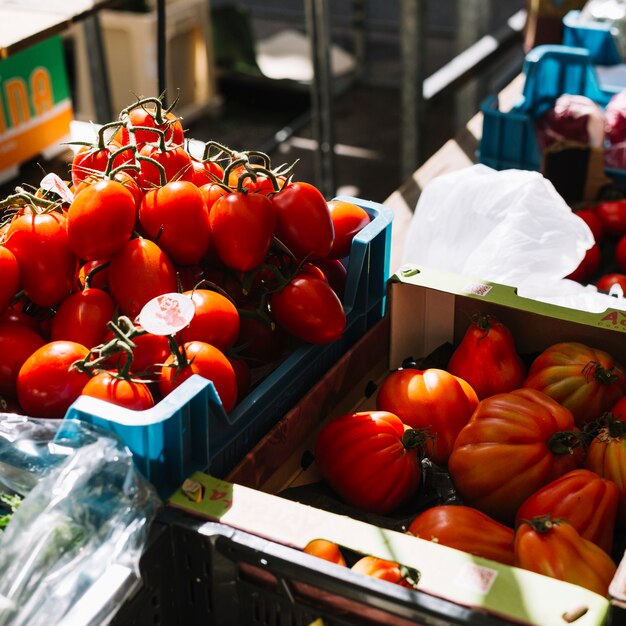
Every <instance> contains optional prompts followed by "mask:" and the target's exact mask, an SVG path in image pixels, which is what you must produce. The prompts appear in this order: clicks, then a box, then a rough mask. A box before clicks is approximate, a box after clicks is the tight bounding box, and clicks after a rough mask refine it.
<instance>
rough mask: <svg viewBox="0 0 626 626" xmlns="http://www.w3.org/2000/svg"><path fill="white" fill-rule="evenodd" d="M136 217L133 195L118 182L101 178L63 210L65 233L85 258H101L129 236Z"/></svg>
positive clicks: (118, 247) (120, 245) (107, 255)
mask: <svg viewBox="0 0 626 626" xmlns="http://www.w3.org/2000/svg"><path fill="white" fill-rule="evenodd" d="M136 219H137V210H136V208H135V198H134V197H133V194H132V193H131V192H130V191H128V189H126V187H125V186H124V185H122V183H119V182H117V181H115V180H103V181H100V182H98V183H94V184H93V185H88V186H86V187H85V188H84V189H83V190H82V191H80V192H79V193H78V194H77V195H76V196H75V198H74V200H73V202H72V204H71V205H70V208H69V210H68V212H67V236H68V241H69V244H70V247H71V248H72V250H73V251H74V254H76V256H77V257H78V258H80V259H83V260H85V261H93V260H95V259H105V258H108V257H110V256H111V255H112V254H115V253H116V252H117V251H118V250H120V248H121V247H122V246H123V245H124V244H125V243H126V242H127V241H128V240H129V239H130V236H131V235H132V233H133V229H134V227H135V222H136Z"/></svg>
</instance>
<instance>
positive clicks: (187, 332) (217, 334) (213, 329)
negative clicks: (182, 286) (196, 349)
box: [180, 289, 239, 352]
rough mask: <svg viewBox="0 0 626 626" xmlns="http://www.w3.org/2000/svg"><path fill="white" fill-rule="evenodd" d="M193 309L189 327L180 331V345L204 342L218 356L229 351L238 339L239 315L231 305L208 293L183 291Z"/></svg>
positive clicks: (223, 298) (209, 291)
mask: <svg viewBox="0 0 626 626" xmlns="http://www.w3.org/2000/svg"><path fill="white" fill-rule="evenodd" d="M184 295H186V296H189V297H190V298H191V299H192V300H193V303H194V306H195V314H194V316H193V318H192V320H191V322H190V323H189V325H188V326H187V327H186V328H184V329H183V330H181V331H180V336H181V339H182V341H183V342H184V343H187V342H189V341H204V342H206V343H210V344H211V345H212V346H215V347H216V348H219V349H220V350H221V351H222V352H225V351H226V350H228V348H230V347H232V345H233V344H234V343H235V340H236V339H237V336H238V335H239V313H238V312H237V308H236V307H235V305H234V304H233V303H232V302H231V301H230V300H229V299H228V298H227V297H226V296H223V295H222V294H221V293H218V292H217V291H211V290H209V289H194V290H192V291H185V292H184Z"/></svg>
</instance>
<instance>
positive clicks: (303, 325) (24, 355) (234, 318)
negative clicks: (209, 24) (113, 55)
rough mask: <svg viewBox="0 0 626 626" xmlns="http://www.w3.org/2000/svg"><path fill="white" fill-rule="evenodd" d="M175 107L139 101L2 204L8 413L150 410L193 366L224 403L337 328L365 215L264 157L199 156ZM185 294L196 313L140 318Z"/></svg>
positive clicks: (0, 380)
mask: <svg viewBox="0 0 626 626" xmlns="http://www.w3.org/2000/svg"><path fill="white" fill-rule="evenodd" d="M173 106H174V105H172V107H170V108H168V109H166V108H165V107H163V106H162V103H161V100H160V99H159V98H145V99H143V100H139V101H137V102H135V103H133V104H132V105H131V106H129V107H127V108H126V109H124V110H123V111H121V112H120V115H119V117H118V119H117V120H115V121H113V122H111V123H109V124H106V125H104V126H102V127H101V128H100V129H99V131H98V136H97V140H96V141H95V142H94V143H93V144H81V145H80V147H79V148H78V149H77V151H76V153H75V155H74V157H73V161H72V163H71V168H70V171H69V179H70V180H69V181H67V182H66V181H62V180H61V179H60V178H58V177H56V178H55V177H54V176H47V177H45V178H44V179H43V181H42V183H41V187H40V188H38V189H24V188H22V187H18V188H16V190H15V193H14V194H12V195H10V196H9V197H7V198H5V199H3V200H2V201H0V276H2V280H1V281H0V397H1V398H2V399H3V401H4V404H5V405H8V406H9V408H10V409H12V410H15V411H18V412H22V413H25V414H27V415H30V416H32V417H54V418H59V417H63V416H64V414H65V412H66V410H67V408H68V407H69V406H70V404H71V403H72V402H74V400H76V398H77V397H78V396H79V395H80V394H86V395H92V396H94V397H98V398H101V399H104V400H107V401H109V402H112V403H114V404H117V405H121V406H124V407H126V408H130V409H138V410H140V409H146V408H149V407H151V406H153V405H154V404H155V403H156V402H158V401H159V400H160V399H161V398H163V397H165V396H166V395H167V394H168V393H170V392H171V391H172V389H174V388H176V387H177V386H179V385H180V384H181V383H182V382H183V381H184V380H185V379H186V378H188V377H189V376H191V375H192V374H200V375H202V376H204V377H205V378H207V379H210V380H212V381H213V383H214V385H215V387H216V390H217V392H218V394H219V396H220V399H221V401H222V404H223V407H224V409H225V410H226V411H230V410H232V409H233V407H234V406H235V405H236V403H237V402H238V401H239V400H240V399H241V398H242V397H243V396H245V395H246V394H247V393H248V392H249V390H250V389H251V387H252V386H253V385H254V384H255V382H257V381H258V380H259V376H260V375H259V374H255V373H258V372H263V373H264V374H266V373H267V372H268V371H269V370H270V369H271V367H272V366H273V364H275V363H277V362H278V361H279V360H280V359H282V358H284V356H285V355H286V354H288V353H289V352H290V351H291V350H292V349H293V348H294V346H296V345H298V344H299V343H302V342H308V343H328V342H332V341H335V340H337V339H339V338H340V337H341V335H342V333H343V331H344V328H345V325H346V316H345V312H344V309H343V306H342V301H341V297H342V291H343V288H344V284H345V280H346V272H347V270H346V265H347V260H348V255H349V252H350V247H351V243H352V239H353V237H354V235H355V234H356V233H357V232H358V231H359V230H361V229H362V228H363V227H364V226H365V225H367V224H368V223H369V221H370V217H369V215H368V213H367V212H366V211H365V210H363V209H362V208H361V207H359V206H357V205H355V204H352V203H350V202H339V201H328V202H327V201H326V199H325V198H324V197H323V196H322V194H321V193H320V191H319V190H318V189H317V188H316V187H314V186H313V185H311V184H309V183H306V182H300V181H297V180H296V179H295V178H294V174H293V169H294V168H293V166H290V167H287V166H281V167H279V168H272V165H271V163H270V159H269V157H268V156H267V155H265V154H263V153H260V152H256V151H252V150H250V151H243V152H236V151H234V150H231V149H229V148H227V147H226V146H222V145H220V144H218V143H216V142H212V141H211V142H207V143H206V144H203V145H202V144H201V145H200V147H201V150H199V151H198V150H197V147H198V145H197V144H194V146H195V148H196V150H195V151H194V150H192V149H191V146H192V143H190V141H189V140H188V139H187V138H186V137H185V133H184V131H183V126H182V121H181V119H180V118H178V117H177V116H176V115H175V114H174V112H173ZM200 153H201V154H200ZM181 293H182V294H184V296H185V297H187V298H189V299H191V301H192V302H193V313H192V315H193V317H192V319H191V320H190V321H189V323H187V324H186V325H185V326H184V327H183V328H180V329H177V330H176V332H169V333H164V334H158V333H154V332H148V330H146V329H145V328H143V327H142V325H141V323H140V314H141V312H142V310H143V309H144V307H145V306H146V304H148V303H150V302H152V301H153V300H154V299H155V298H162V297H165V296H167V294H181Z"/></svg>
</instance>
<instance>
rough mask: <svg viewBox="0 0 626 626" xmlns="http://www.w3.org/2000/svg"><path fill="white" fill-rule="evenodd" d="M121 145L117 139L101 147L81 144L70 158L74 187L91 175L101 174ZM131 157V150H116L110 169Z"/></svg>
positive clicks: (131, 158) (129, 159)
mask: <svg viewBox="0 0 626 626" xmlns="http://www.w3.org/2000/svg"><path fill="white" fill-rule="evenodd" d="M121 147H122V145H121V144H120V143H118V142H117V141H111V142H110V143H109V144H107V145H106V146H104V147H103V148H100V147H98V146H97V145H94V146H82V147H81V148H80V149H79V150H78V152H77V153H76V154H75V155H74V158H73V159H72V165H71V172H72V184H73V185H74V187H76V186H77V185H78V184H80V183H81V182H83V181H84V180H89V179H90V178H91V177H93V176H101V175H102V174H103V173H104V172H105V171H106V170H107V166H108V164H109V159H111V157H112V156H113V154H114V153H115V152H118V150H120V148H121ZM133 158H134V157H133V153H132V151H131V150H123V151H121V152H118V154H117V155H116V156H115V158H114V159H113V164H112V166H111V169H114V168H116V167H119V166H120V165H123V164H124V163H129V162H130V161H132V160H133Z"/></svg>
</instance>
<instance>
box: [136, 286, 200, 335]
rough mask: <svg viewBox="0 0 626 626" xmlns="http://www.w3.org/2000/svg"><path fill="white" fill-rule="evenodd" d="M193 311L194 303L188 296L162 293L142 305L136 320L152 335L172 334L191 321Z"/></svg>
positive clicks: (194, 309) (194, 310)
mask: <svg viewBox="0 0 626 626" xmlns="http://www.w3.org/2000/svg"><path fill="white" fill-rule="evenodd" d="M195 312H196V308H195V305H194V303H193V300H192V299H191V298H190V297H189V296H185V295H183V294H182V293H164V294H163V295H161V296H157V297H156V298H152V300H150V301H149V302H147V303H146V304H145V305H144V307H143V309H141V313H139V318H138V321H139V324H141V326H142V327H143V328H145V329H146V330H147V331H148V332H149V333H152V334H153V335H173V334H174V333H177V332H178V331H179V330H182V329H183V328H185V326H187V325H188V324H189V322H191V320H192V318H193V316H194V314H195Z"/></svg>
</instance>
